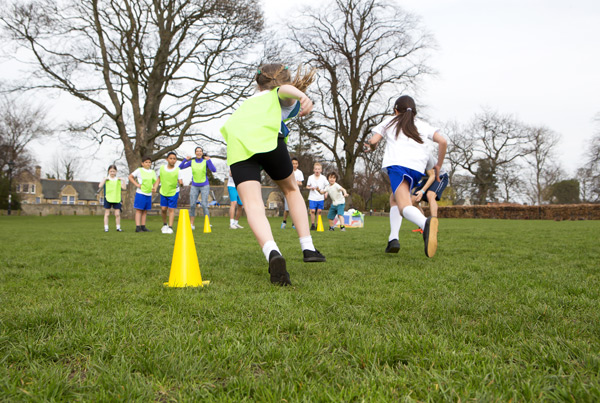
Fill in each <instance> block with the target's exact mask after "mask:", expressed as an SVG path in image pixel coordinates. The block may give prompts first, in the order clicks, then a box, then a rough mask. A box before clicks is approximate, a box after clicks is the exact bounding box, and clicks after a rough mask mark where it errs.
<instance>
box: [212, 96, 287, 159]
mask: <svg viewBox="0 0 600 403" xmlns="http://www.w3.org/2000/svg"><path fill="white" fill-rule="evenodd" d="M278 90H279V87H277V88H274V89H272V90H271V91H269V92H267V93H264V94H261V95H257V96H254V97H251V98H248V99H247V100H245V101H244V102H243V103H242V105H240V107H239V108H238V109H237V110H236V111H235V112H233V115H231V116H230V117H229V119H227V122H225V125H223V127H221V134H222V135H223V137H224V138H225V142H227V165H230V166H231V165H233V164H235V163H236V162H240V161H245V160H247V159H248V158H250V157H252V156H253V155H254V154H258V153H264V152H268V151H272V150H274V149H275V148H276V147H277V136H278V134H279V129H280V128H281V105H280V104H279V96H278V95H277V91H278Z"/></svg>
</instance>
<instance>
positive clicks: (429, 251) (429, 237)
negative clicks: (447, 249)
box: [423, 217, 438, 257]
mask: <svg viewBox="0 0 600 403" xmlns="http://www.w3.org/2000/svg"><path fill="white" fill-rule="evenodd" d="M437 233H438V219H437V218H436V217H429V218H427V221H426V222H425V228H424V229H423V241H424V243H425V256H427V257H433V255H435V251H436V250H437V244H438V242H437Z"/></svg>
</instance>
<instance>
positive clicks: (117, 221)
mask: <svg viewBox="0 0 600 403" xmlns="http://www.w3.org/2000/svg"><path fill="white" fill-rule="evenodd" d="M115 224H116V225H117V228H121V210H119V209H116V210H115Z"/></svg>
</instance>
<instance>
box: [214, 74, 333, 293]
mask: <svg viewBox="0 0 600 403" xmlns="http://www.w3.org/2000/svg"><path fill="white" fill-rule="evenodd" d="M313 77H314V70H313V71H311V72H309V73H308V74H304V75H302V72H301V69H298V72H297V74H296V78H295V79H294V82H293V83H292V79H291V75H290V72H289V70H288V68H287V67H285V66H284V65H282V64H266V65H263V66H260V68H259V69H258V71H257V73H256V83H257V84H258V90H259V92H258V93H257V94H255V95H254V96H252V97H250V98H248V99H247V100H246V101H244V103H242V105H240V107H239V108H238V109H237V110H236V111H235V112H234V113H233V114H232V115H231V117H230V118H229V119H228V120H227V122H226V123H225V125H224V126H223V127H222V128H221V133H222V134H223V137H224V138H225V141H226V142H227V164H228V165H229V166H230V168H231V174H232V176H233V181H234V182H235V186H236V188H237V191H238V193H239V195H240V197H241V199H242V202H243V203H244V209H245V210H246V215H247V217H248V224H249V225H250V228H251V229H252V232H254V236H256V239H257V240H258V243H259V245H260V247H261V248H262V251H263V253H264V255H265V258H266V259H267V261H268V262H269V273H270V275H271V282H272V283H274V284H280V285H291V282H290V276H289V273H288V272H287V270H286V262H285V259H284V258H283V256H282V255H281V252H280V250H279V248H278V247H277V244H276V243H275V241H274V239H273V233H272V231H271V225H270V224H269V221H268V219H267V217H266V214H265V204H264V201H263V198H262V193H261V185H260V179H261V170H263V169H264V171H265V172H266V173H267V174H268V175H269V176H270V177H271V179H273V180H274V181H275V183H277V185H278V186H279V188H280V189H281V191H282V192H283V194H284V196H285V198H286V199H287V201H288V205H289V207H290V214H291V216H292V219H293V221H294V223H295V224H296V230H297V232H298V236H299V237H300V247H301V249H302V252H303V255H304V261H305V262H324V261H325V256H323V255H322V254H321V253H320V252H319V251H318V250H316V249H315V247H314V245H313V242H312V237H311V236H310V231H309V229H308V215H307V213H306V205H305V204H304V199H303V198H302V195H301V194H300V189H299V188H298V182H297V181H296V178H295V176H294V174H293V167H292V161H291V160H290V155H289V153H288V150H287V145H286V140H287V135H288V134H289V130H288V128H287V126H286V125H285V123H284V121H285V120H287V119H290V118H292V117H295V116H304V115H306V114H308V113H309V112H310V111H311V110H312V108H313V103H312V101H311V100H310V99H309V98H308V97H307V96H306V94H304V92H303V91H305V90H306V88H307V87H308V86H309V85H310V83H311V82H312V80H313Z"/></svg>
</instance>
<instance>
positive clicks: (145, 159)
mask: <svg viewBox="0 0 600 403" xmlns="http://www.w3.org/2000/svg"><path fill="white" fill-rule="evenodd" d="M148 160H150V162H152V158H150V156H149V155H146V156H145V157H142V162H145V161H148Z"/></svg>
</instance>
